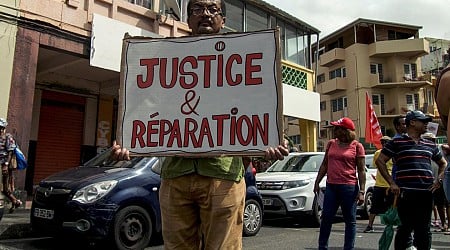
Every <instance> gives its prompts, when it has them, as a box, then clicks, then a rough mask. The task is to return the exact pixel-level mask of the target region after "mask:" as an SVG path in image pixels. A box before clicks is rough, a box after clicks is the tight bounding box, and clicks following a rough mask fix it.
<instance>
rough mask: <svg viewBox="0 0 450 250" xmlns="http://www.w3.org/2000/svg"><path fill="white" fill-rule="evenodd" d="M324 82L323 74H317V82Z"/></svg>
mask: <svg viewBox="0 0 450 250" xmlns="http://www.w3.org/2000/svg"><path fill="white" fill-rule="evenodd" d="M323 82H325V74H320V75H318V76H317V83H323Z"/></svg>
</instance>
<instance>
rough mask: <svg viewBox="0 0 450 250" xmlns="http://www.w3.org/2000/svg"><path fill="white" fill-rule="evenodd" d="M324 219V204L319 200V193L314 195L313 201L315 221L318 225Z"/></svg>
mask: <svg viewBox="0 0 450 250" xmlns="http://www.w3.org/2000/svg"><path fill="white" fill-rule="evenodd" d="M321 221H322V206H321V205H320V204H319V202H318V201H317V195H316V196H315V197H314V202H313V222H314V224H315V225H316V226H320V222H321Z"/></svg>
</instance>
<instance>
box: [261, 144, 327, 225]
mask: <svg viewBox="0 0 450 250" xmlns="http://www.w3.org/2000/svg"><path fill="white" fill-rule="evenodd" d="M324 155H325V153H324V152H307V153H291V154H289V156H287V157H285V158H284V160H282V161H276V162H275V163H274V164H272V166H270V167H269V168H268V169H267V170H266V171H265V172H263V173H258V174H256V184H257V186H258V189H259V191H260V192H261V195H262V197H263V205H264V213H265V214H278V215H289V216H297V215H301V214H306V215H311V216H313V219H314V221H315V222H317V223H320V215H321V209H320V206H319V205H318V201H317V199H316V198H315V195H314V191H313V190H314V183H315V180H316V177H317V172H318V171H319V168H320V165H321V164H322V161H323V157H324ZM324 179H325V178H324ZM322 182H323V183H321V184H323V186H325V182H324V180H323V181H322Z"/></svg>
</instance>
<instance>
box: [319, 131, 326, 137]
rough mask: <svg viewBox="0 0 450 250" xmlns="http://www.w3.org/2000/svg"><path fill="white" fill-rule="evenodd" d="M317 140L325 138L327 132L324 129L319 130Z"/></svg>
mask: <svg viewBox="0 0 450 250" xmlns="http://www.w3.org/2000/svg"><path fill="white" fill-rule="evenodd" d="M319 138H327V130H326V129H321V130H320V135H319Z"/></svg>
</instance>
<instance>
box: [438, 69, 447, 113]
mask: <svg viewBox="0 0 450 250" xmlns="http://www.w3.org/2000/svg"><path fill="white" fill-rule="evenodd" d="M436 97H437V98H436V102H437V104H438V106H440V109H441V110H443V111H447V110H448V107H449V106H450V70H447V71H446V72H444V74H443V75H442V76H441V79H440V81H439V88H438V92H437V96H436ZM445 113H448V112H445Z"/></svg>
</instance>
